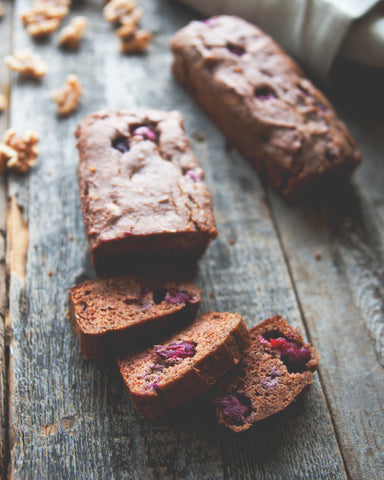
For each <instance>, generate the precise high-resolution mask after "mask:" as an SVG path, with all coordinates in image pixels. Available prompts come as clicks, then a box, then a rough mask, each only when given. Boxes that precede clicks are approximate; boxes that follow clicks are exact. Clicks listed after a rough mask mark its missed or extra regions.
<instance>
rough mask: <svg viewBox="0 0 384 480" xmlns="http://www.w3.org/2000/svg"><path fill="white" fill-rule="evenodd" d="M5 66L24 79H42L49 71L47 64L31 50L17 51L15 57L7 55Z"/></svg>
mask: <svg viewBox="0 0 384 480" xmlns="http://www.w3.org/2000/svg"><path fill="white" fill-rule="evenodd" d="M5 64H6V65H7V66H8V67H9V68H10V69H11V70H15V71H16V72H19V73H20V74H21V75H23V76H24V77H32V78H41V77H44V75H45V74H46V73H47V71H48V67H47V65H46V63H45V62H44V61H43V60H42V59H41V58H40V57H39V56H38V55H34V54H33V53H32V52H30V51H29V50H17V51H16V52H15V54H14V55H13V56H12V55H7V56H6V57H5Z"/></svg>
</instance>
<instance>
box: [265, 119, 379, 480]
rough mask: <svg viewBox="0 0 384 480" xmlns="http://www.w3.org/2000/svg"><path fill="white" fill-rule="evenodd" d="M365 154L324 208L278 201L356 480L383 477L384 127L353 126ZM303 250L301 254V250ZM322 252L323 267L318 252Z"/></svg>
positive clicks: (341, 437)
mask: <svg viewBox="0 0 384 480" xmlns="http://www.w3.org/2000/svg"><path fill="white" fill-rule="evenodd" d="M347 120H348V124H350V125H351V127H352V129H353V131H354V134H355V137H356V139H357V141H358V143H359V145H360V147H361V149H362V152H363V157H364V160H363V164H362V166H361V167H360V169H359V171H358V172H357V173H356V175H355V177H354V181H353V183H352V185H350V186H345V188H343V189H342V190H341V191H339V192H337V193H336V194H335V192H330V194H329V199H328V202H327V203H326V204H323V205H316V206H315V205H313V206H312V207H296V208H290V207H287V206H286V205H283V204H282V203H281V202H280V201H279V200H278V199H277V198H276V197H274V196H272V204H273V211H274V213H275V215H276V224H277V225H278V229H279V231H280V235H281V239H282V243H283V245H284V249H285V252H286V256H287V258H288V259H289V263H290V266H291V269H292V277H293V280H294V283H295V285H296V288H297V292H298V296H299V299H300V303H301V306H302V309H303V311H304V315H305V321H306V324H307V328H308V331H309V332H310V337H311V340H312V341H313V342H314V343H315V345H317V348H318V350H319V353H320V356H321V359H322V362H321V365H320V374H321V379H322V383H323V385H324V389H325V392H326V396H327V398H328V404H329V406H330V410H331V414H332V417H333V419H334V422H335V428H336V432H337V435H338V439H339V442H340V446H341V449H342V452H343V456H344V461H345V465H346V468H347V471H348V474H349V477H350V478H353V479H367V480H368V479H377V480H379V479H380V478H382V474H383V471H384V455H383V445H384V406H383V398H384V371H383V366H384V343H383V342H384V313H383V312H384V297H383V294H382V285H383V281H384V270H383V260H384V256H383V254H384V234H383V232H384V228H383V227H384V192H383V181H382V180H383V178H384V164H383V159H382V151H383V148H384V142H383V135H382V132H383V131H384V128H383V127H384V124H383V123H382V122H380V121H375V122H372V121H371V122H370V121H367V120H365V121H364V124H363V125H362V122H361V121H359V123H358V124H357V123H356V121H355V120H354V118H353V117H352V116H350V117H349V118H348V119H347ZM298 247H299V248H298ZM316 252H321V260H316V258H315V253H316Z"/></svg>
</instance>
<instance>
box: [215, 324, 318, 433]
mask: <svg viewBox="0 0 384 480" xmlns="http://www.w3.org/2000/svg"><path fill="white" fill-rule="evenodd" d="M249 333H250V337H251V345H250V347H249V348H248V350H247V352H246V353H245V354H244V356H243V358H242V360H241V362H240V363H239V364H238V365H237V366H236V367H235V368H234V369H233V370H232V371H231V372H229V373H228V374H227V375H226V376H224V377H223V378H222V379H221V380H220V381H219V383H218V385H217V391H218V393H217V397H216V399H215V400H214V402H213V404H214V408H215V410H216V415H217V418H218V421H219V423H221V424H222V425H224V426H226V427H228V428H230V429H231V430H232V431H233V432H235V433H239V432H242V431H244V430H247V429H248V428H250V427H251V426H252V425H253V424H255V423H256V422H259V421H260V420H264V419H265V418H268V417H270V416H271V415H273V414H275V413H277V412H280V411H282V410H284V409H285V408H286V407H287V406H288V405H290V404H291V403H292V402H293V401H294V400H295V399H296V398H297V397H298V396H299V395H300V394H302V393H303V392H305V391H307V390H308V389H309V388H310V386H311V383H312V375H313V372H314V371H315V370H316V368H317V365H318V362H319V355H318V353H317V351H316V350H315V349H314V347H312V346H311V345H310V344H309V343H305V344H304V342H303V338H302V336H301V335H300V333H299V332H298V330H297V329H295V328H292V327H290V326H289V325H288V324H287V322H285V320H283V319H282V318H281V317H279V316H278V315H276V316H275V317H273V318H269V319H268V320H265V321H264V322H262V323H261V324H259V325H258V326H256V327H254V328H252V329H251V330H250V332H249Z"/></svg>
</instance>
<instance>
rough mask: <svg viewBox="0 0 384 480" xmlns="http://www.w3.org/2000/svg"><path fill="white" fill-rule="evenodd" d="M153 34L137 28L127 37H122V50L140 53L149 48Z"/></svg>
mask: <svg viewBox="0 0 384 480" xmlns="http://www.w3.org/2000/svg"><path fill="white" fill-rule="evenodd" d="M151 39H152V35H151V33H150V32H148V31H147V30H135V31H134V32H132V33H131V34H129V35H127V36H126V37H120V40H121V43H120V46H121V51H122V52H124V53H139V52H143V51H144V50H146V49H147V47H148V45H149V43H150V41H151Z"/></svg>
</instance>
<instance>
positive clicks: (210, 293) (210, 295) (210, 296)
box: [209, 290, 215, 298]
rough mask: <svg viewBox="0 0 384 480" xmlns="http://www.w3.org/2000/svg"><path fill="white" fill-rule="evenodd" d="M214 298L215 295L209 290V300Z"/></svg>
mask: <svg viewBox="0 0 384 480" xmlns="http://www.w3.org/2000/svg"><path fill="white" fill-rule="evenodd" d="M214 296H215V293H214V291H213V290H211V291H210V292H209V298H213V297H214Z"/></svg>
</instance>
